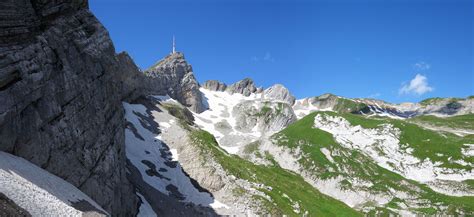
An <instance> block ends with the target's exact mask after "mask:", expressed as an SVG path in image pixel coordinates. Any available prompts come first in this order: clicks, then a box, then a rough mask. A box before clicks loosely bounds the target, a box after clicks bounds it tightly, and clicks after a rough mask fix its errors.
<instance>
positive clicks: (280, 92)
mask: <svg viewBox="0 0 474 217" xmlns="http://www.w3.org/2000/svg"><path fill="white" fill-rule="evenodd" d="M263 95H264V98H265V99H270V100H277V101H281V102H285V103H288V104H289V105H293V104H294V103H295V100H296V99H295V97H294V96H293V95H291V93H290V91H288V89H287V88H286V87H285V86H283V85H281V84H275V85H273V86H271V87H269V88H267V89H266V90H265V91H264V92H263Z"/></svg>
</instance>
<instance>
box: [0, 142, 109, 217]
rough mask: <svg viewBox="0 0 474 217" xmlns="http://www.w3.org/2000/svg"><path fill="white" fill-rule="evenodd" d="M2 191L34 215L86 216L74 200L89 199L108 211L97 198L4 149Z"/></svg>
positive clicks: (0, 160)
mask: <svg viewBox="0 0 474 217" xmlns="http://www.w3.org/2000/svg"><path fill="white" fill-rule="evenodd" d="M0 192H2V193H3V194H5V196H7V197H8V198H10V199H11V200H13V201H14V202H15V203H16V204H17V205H19V206H20V207H22V208H24V209H25V210H26V211H28V212H29V213H30V214H31V215H32V216H82V215H83V214H84V212H82V211H80V210H77V209H75V208H74V207H73V203H76V202H80V201H85V202H87V203H89V204H91V205H92V206H93V207H94V208H95V209H97V210H98V211H99V212H102V213H107V212H106V211H104V210H103V209H102V208H101V207H100V206H99V205H98V204H97V203H96V202H95V201H93V200H92V199H91V198H89V197H88V196H87V195H86V194H84V193H83V192H81V191H80V190H79V189H77V188H76V187H74V186H73V185H72V184H70V183H68V182H66V181H65V180H63V179H61V178H59V177H57V176H55V175H53V174H51V173H49V172H48V171H46V170H44V169H42V168H40V167H38V166H36V165H34V164H32V163H30V162H29V161H27V160H25V159H23V158H20V157H17V156H14V155H11V154H8V153H5V152H1V151H0Z"/></svg>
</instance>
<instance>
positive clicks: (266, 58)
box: [250, 52, 275, 62]
mask: <svg viewBox="0 0 474 217" xmlns="http://www.w3.org/2000/svg"><path fill="white" fill-rule="evenodd" d="M250 59H251V60H252V62H260V61H262V62H275V58H274V57H273V56H272V54H271V53H270V52H266V53H265V55H263V56H261V57H258V56H252V58H250Z"/></svg>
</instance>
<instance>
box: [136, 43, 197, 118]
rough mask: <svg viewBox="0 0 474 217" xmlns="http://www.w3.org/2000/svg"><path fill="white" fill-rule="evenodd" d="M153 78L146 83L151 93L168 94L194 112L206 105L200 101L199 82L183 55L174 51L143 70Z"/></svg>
mask: <svg viewBox="0 0 474 217" xmlns="http://www.w3.org/2000/svg"><path fill="white" fill-rule="evenodd" d="M145 74H146V75H148V76H149V77H151V78H153V79H152V80H151V81H150V82H149V83H150V84H148V86H150V89H153V90H151V91H150V92H152V93H153V94H158V95H165V94H168V95H169V96H170V97H172V98H173V99H176V100H178V101H179V102H180V103H181V104H183V105H185V106H187V107H189V108H190V109H191V110H193V111H194V112H198V113H200V112H202V111H204V110H205V109H206V106H205V105H204V104H203V102H202V94H201V92H200V91H199V83H198V82H197V81H196V78H195V77H194V74H193V68H192V67H191V65H189V64H188V63H187V62H186V59H185V58H184V55H183V54H182V53H180V52H176V53H173V54H170V55H168V56H166V57H165V58H164V59H162V60H160V61H158V63H156V64H155V65H154V66H152V67H151V68H150V69H148V70H146V71H145Z"/></svg>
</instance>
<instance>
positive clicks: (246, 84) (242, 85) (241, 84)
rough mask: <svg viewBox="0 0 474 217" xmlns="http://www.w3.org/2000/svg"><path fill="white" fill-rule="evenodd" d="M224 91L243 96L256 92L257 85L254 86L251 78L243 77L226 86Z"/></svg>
mask: <svg viewBox="0 0 474 217" xmlns="http://www.w3.org/2000/svg"><path fill="white" fill-rule="evenodd" d="M226 91H227V92H229V93H231V94H234V93H240V94H242V95H244V96H250V94H252V93H255V92H257V91H258V89H257V87H255V84H254V83H253V80H252V79H250V78H245V79H243V80H241V81H238V82H236V83H234V84H232V85H230V86H228V87H227V89H226Z"/></svg>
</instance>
